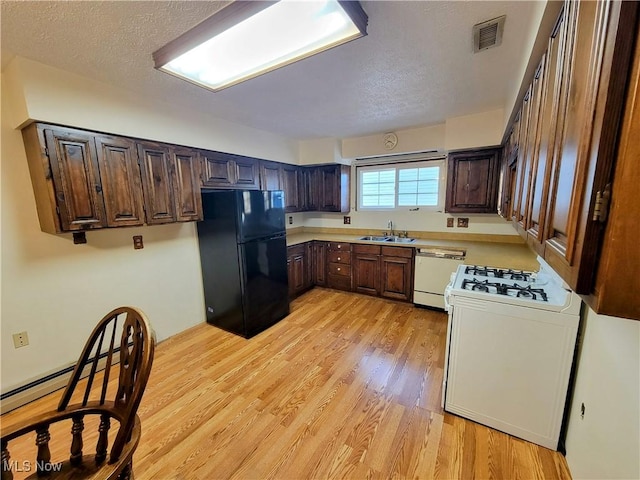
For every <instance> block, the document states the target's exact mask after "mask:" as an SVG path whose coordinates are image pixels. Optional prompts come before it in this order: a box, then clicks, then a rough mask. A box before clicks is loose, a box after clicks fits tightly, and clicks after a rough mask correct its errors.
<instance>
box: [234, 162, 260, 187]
mask: <svg viewBox="0 0 640 480" xmlns="http://www.w3.org/2000/svg"><path fill="white" fill-rule="evenodd" d="M233 166H234V178H235V186H236V188H242V189H247V190H257V189H258V188H260V179H259V177H260V172H259V169H258V161H257V160H256V159H254V158H250V157H240V156H235V157H234V160H233Z"/></svg>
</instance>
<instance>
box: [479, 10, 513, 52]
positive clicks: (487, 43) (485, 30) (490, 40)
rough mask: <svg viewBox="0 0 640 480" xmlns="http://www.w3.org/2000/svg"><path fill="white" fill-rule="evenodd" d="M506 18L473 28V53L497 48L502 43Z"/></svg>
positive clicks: (483, 23) (502, 17)
mask: <svg viewBox="0 0 640 480" xmlns="http://www.w3.org/2000/svg"><path fill="white" fill-rule="evenodd" d="M506 18H507V16H506V15H503V16H501V17H498V18H494V19H492V20H487V21H486V22H482V23H478V24H477V25H474V26H473V53H476V52H480V51H482V50H486V49H487V48H492V47H497V46H498V45H500V44H501V43H502V32H503V31H504V21H505V20H506Z"/></svg>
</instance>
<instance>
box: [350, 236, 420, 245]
mask: <svg viewBox="0 0 640 480" xmlns="http://www.w3.org/2000/svg"><path fill="white" fill-rule="evenodd" d="M360 240H366V241H368V242H389V243H413V242H415V241H416V239H415V238H405V237H389V236H387V237H376V236H374V235H367V236H366V237H360Z"/></svg>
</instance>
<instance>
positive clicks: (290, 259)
mask: <svg viewBox="0 0 640 480" xmlns="http://www.w3.org/2000/svg"><path fill="white" fill-rule="evenodd" d="M312 253H313V250H312V242H306V243H302V244H299V245H293V246H291V247H288V248H287V272H288V275H289V297H291V298H294V297H297V296H298V295H300V294H301V293H303V292H305V291H307V290H308V289H310V288H311V287H312V286H313V277H312V273H313V268H312V267H313V255H312Z"/></svg>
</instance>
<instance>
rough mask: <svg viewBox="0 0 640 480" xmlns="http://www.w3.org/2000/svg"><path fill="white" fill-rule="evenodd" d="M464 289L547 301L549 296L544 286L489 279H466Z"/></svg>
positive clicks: (463, 282)
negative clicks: (491, 280)
mask: <svg viewBox="0 0 640 480" xmlns="http://www.w3.org/2000/svg"><path fill="white" fill-rule="evenodd" d="M462 289H463V290H471V291H476V292H485V293H495V294H498V295H507V296H511V297H514V296H515V297H518V298H526V299H531V300H539V301H543V302H546V301H548V297H547V294H546V292H545V291H544V290H543V289H542V288H531V285H527V286H522V285H517V284H515V283H514V284H513V285H508V284H506V283H499V282H490V281H489V280H488V279H487V280H476V279H471V280H469V279H464V280H463V281H462Z"/></svg>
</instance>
